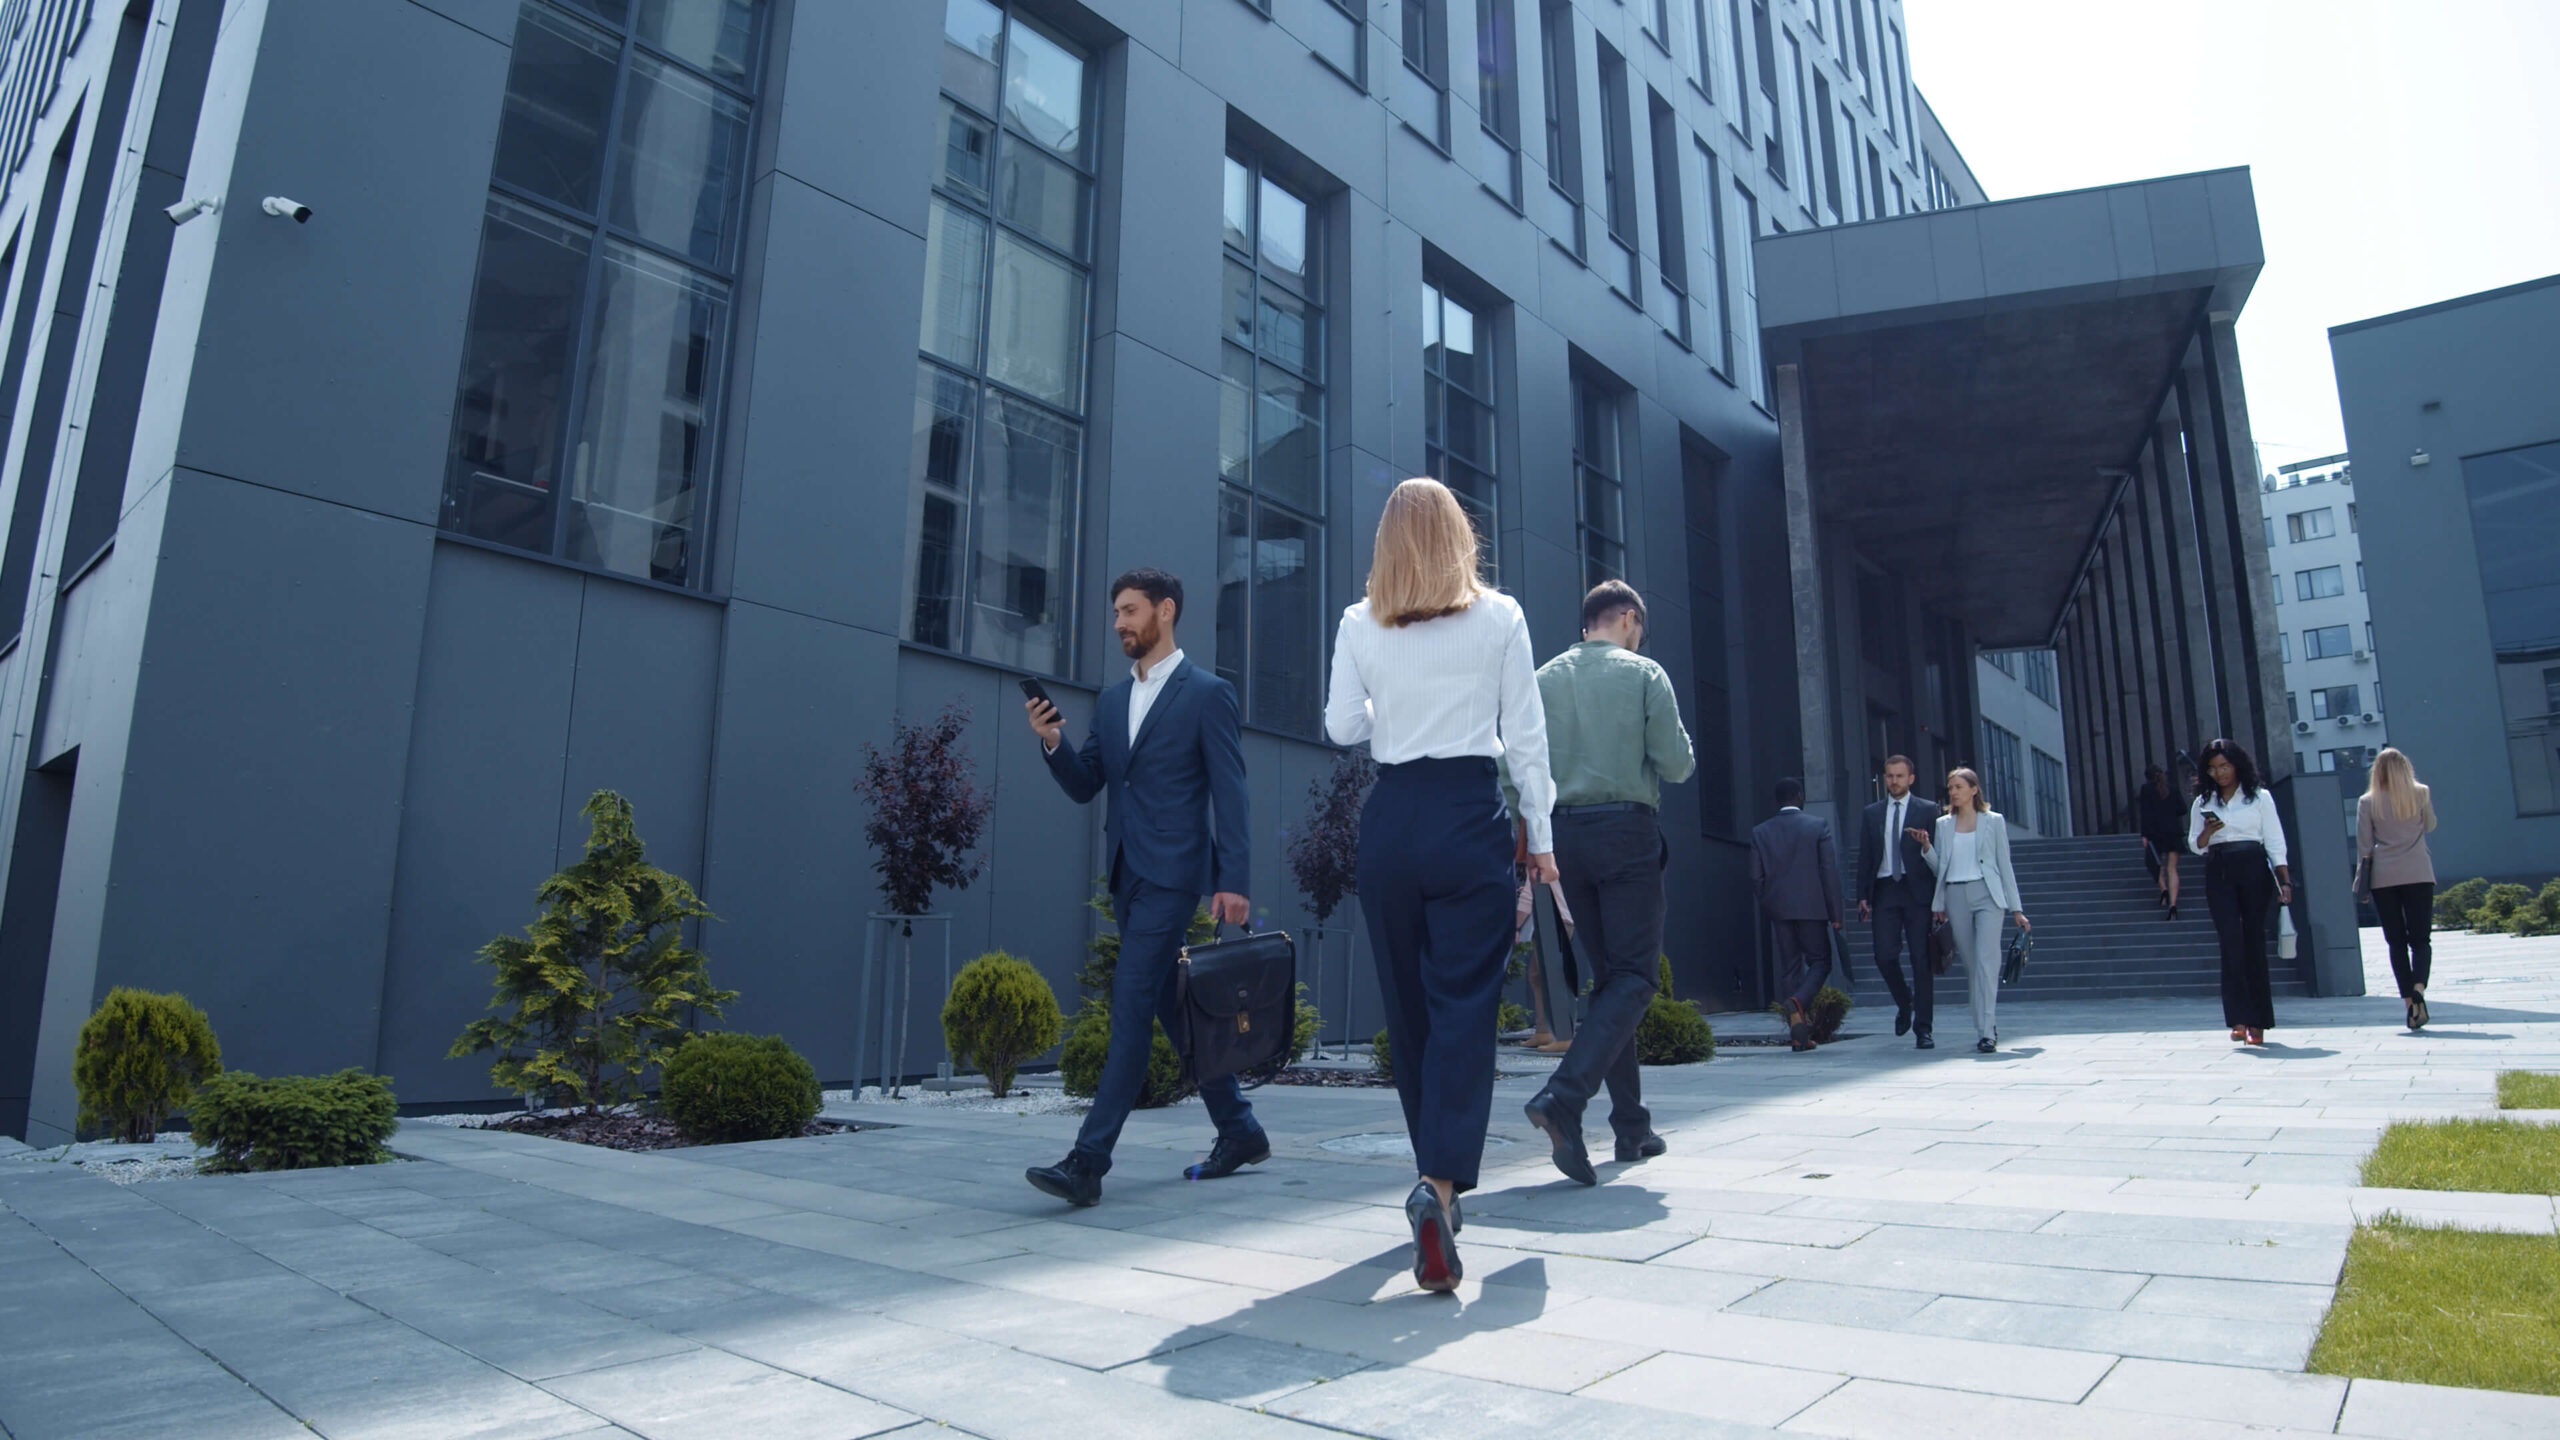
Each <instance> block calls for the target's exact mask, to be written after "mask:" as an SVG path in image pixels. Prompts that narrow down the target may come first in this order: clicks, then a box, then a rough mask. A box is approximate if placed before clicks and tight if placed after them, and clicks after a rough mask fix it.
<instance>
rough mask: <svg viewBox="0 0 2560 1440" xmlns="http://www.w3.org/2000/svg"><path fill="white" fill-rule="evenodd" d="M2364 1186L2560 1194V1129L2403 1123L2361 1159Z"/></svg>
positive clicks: (2521, 1123) (2510, 1123)
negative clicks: (2362, 1161) (2363, 1159)
mask: <svg viewBox="0 0 2560 1440" xmlns="http://www.w3.org/2000/svg"><path fill="white" fill-rule="evenodd" d="M2364 1183H2366V1184H2367V1185H2379V1186H2388V1187H2391V1188H2395V1189H2402V1190H2495V1191H2499V1192H2501V1193H2504V1194H2508V1195H2553V1194H2560V1125H2539V1124H2536V1123H2534V1122H2533V1121H2530V1120H2429V1121H2426V1122H2423V1123H2420V1122H2415V1121H2404V1122H2402V1123H2400V1124H2397V1125H2394V1126H2392V1127H2391V1128H2390V1129H2388V1130H2385V1131H2383V1132H2382V1143H2381V1144H2379V1145H2376V1146H2374V1147H2373V1153H2372V1154H2371V1155H2368V1156H2366V1157H2365V1162H2364Z"/></svg>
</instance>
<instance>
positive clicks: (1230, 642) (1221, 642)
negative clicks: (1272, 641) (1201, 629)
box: [1218, 485, 1253, 713]
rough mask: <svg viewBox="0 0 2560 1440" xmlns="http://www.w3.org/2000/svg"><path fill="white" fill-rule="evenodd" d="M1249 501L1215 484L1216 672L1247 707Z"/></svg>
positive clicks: (1250, 586) (1250, 700)
mask: <svg viewBox="0 0 2560 1440" xmlns="http://www.w3.org/2000/svg"><path fill="white" fill-rule="evenodd" d="M1252 607H1253V502H1252V501H1251V500H1250V499H1248V498H1246V496H1245V494H1244V492H1243V491H1241V490H1236V489H1232V488H1230V487H1228V486H1224V485H1221V486H1219V487H1218V675H1219V677H1220V678H1221V679H1223V680H1225V681H1226V682H1227V683H1228V684H1230V685H1233V686H1235V687H1236V690H1237V693H1239V694H1241V695H1242V696H1243V697H1244V702H1245V704H1246V706H1247V707H1248V713H1250V707H1251V705H1252V704H1253V691H1252V689H1251V688H1250V687H1249V686H1248V685H1247V683H1246V680H1245V673H1244V667H1245V657H1246V656H1247V655H1249V654H1251V653H1252V651H1251V648H1250V645H1251V642H1250V640H1249V638H1248V637H1249V635H1250V633H1251V632H1250V629H1249V627H1250V625H1251V621H1252V614H1253V609H1252Z"/></svg>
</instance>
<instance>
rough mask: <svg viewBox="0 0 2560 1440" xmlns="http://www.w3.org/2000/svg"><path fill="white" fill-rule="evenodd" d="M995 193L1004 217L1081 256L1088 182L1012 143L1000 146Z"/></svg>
mask: <svg viewBox="0 0 2560 1440" xmlns="http://www.w3.org/2000/svg"><path fill="white" fill-rule="evenodd" d="M997 169H998V178H997V192H998V196H999V199H1000V202H1001V205H1002V208H1003V214H1004V218H1005V219H1006V220H1008V221H1011V222H1012V223H1013V224H1016V225H1019V226H1021V227H1022V228H1023V229H1025V230H1028V231H1030V232H1031V233H1032V234H1034V235H1037V236H1039V237H1040V238H1041V239H1043V240H1046V241H1048V242H1049V243H1050V244H1052V245H1055V246H1057V247H1058V248H1059V249H1061V250H1063V251H1065V252H1066V253H1068V254H1070V255H1073V256H1075V257H1076V258H1077V259H1079V260H1081V259H1083V258H1085V243H1084V236H1085V210H1086V208H1087V206H1088V205H1089V204H1090V203H1091V196H1092V190H1093V184H1092V182H1091V181H1089V180H1087V179H1085V178H1084V176H1082V175H1080V174H1078V173H1076V172H1075V171H1073V170H1071V169H1069V168H1067V167H1066V166H1064V165H1061V164H1059V163H1058V162H1057V161H1056V160H1053V159H1051V158H1050V157H1049V156H1047V155H1045V154H1043V153H1041V152H1040V151H1038V150H1034V149H1032V148H1031V147H1030V146H1028V145H1024V144H1020V143H1015V144H1011V145H1007V146H1005V147H1004V158H1003V160H1002V162H1001V163H1000V164H999V165H998V167H997Z"/></svg>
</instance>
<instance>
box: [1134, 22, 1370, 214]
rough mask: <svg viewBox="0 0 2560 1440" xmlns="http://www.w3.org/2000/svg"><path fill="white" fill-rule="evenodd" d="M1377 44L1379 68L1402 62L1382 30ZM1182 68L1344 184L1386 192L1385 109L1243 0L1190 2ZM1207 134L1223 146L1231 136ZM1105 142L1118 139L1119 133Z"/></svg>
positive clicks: (1184, 26) (1209, 140)
mask: <svg viewBox="0 0 2560 1440" xmlns="http://www.w3.org/2000/svg"><path fill="white" fill-rule="evenodd" d="M1370 42H1371V45H1370V61H1371V63H1370V67H1369V68H1370V70H1371V72H1372V73H1373V74H1374V73H1375V72H1376V71H1377V70H1378V69H1379V67H1380V66H1382V65H1390V64H1394V63H1396V60H1395V54H1394V51H1393V49H1392V48H1391V47H1387V46H1384V45H1381V44H1378V43H1376V42H1377V37H1375V36H1371V37H1370ZM1182 69H1183V72H1184V73H1185V74H1187V75H1190V76H1191V77H1192V78H1194V79H1196V80H1198V81H1199V82H1200V83H1201V84H1203V85H1206V86H1208V87H1209V89H1210V91H1211V92H1212V93H1214V94H1216V95H1219V96H1221V97H1223V98H1224V99H1225V100H1226V102H1227V104H1229V105H1231V106H1233V107H1234V108H1235V109H1237V110H1239V111H1241V112H1243V113H1244V114H1245V115H1246V116H1248V117H1250V118H1251V119H1252V120H1253V121H1254V122H1255V123H1256V124H1258V125H1261V126H1262V127H1263V128H1265V129H1267V130H1269V131H1270V132H1271V133H1272V134H1274V135H1276V136H1278V137H1279V138H1280V140H1281V141H1282V142H1283V143H1285V144H1287V145H1289V146H1291V147H1293V148H1295V149H1296V150H1297V151H1298V153H1300V154H1302V155H1304V156H1306V157H1307V159H1308V160H1310V161H1312V162H1314V163H1315V165H1316V166H1318V167H1319V168H1321V169H1322V170H1324V171H1325V173H1327V174H1329V175H1331V176H1333V177H1334V178H1335V179H1337V180H1339V181H1341V182H1342V183H1343V184H1345V185H1348V186H1350V187H1351V188H1352V189H1354V190H1357V191H1359V192H1361V193H1362V194H1364V195H1369V196H1372V197H1375V196H1381V195H1384V194H1385V193H1386V152H1387V127H1388V126H1390V125H1392V124H1394V123H1395V121H1393V120H1392V119H1390V118H1388V115H1387V112H1386V109H1385V107H1384V106H1381V105H1379V104H1377V103H1376V102H1375V101H1373V100H1367V99H1364V98H1362V97H1361V95H1360V92H1359V91H1357V90H1355V89H1353V88H1352V87H1351V86H1350V85H1349V84H1347V83H1346V82H1345V81H1344V80H1343V79H1342V77H1341V76H1339V75H1336V74H1335V73H1334V72H1332V71H1331V70H1328V69H1326V68H1325V67H1324V65H1323V63H1322V62H1320V61H1318V60H1317V59H1316V58H1315V57H1314V56H1313V55H1311V54H1309V53H1308V51H1307V47H1306V46H1305V45H1303V44H1301V43H1299V41H1298V40H1297V39H1295V38H1294V37H1292V36H1291V35H1290V34H1289V33H1288V32H1287V31H1285V30H1283V29H1281V28H1280V27H1279V26H1277V25H1274V24H1272V23H1271V22H1269V21H1267V20H1264V19H1263V18H1262V17H1261V16H1259V15H1257V14H1255V13H1254V12H1253V10H1251V9H1250V8H1248V7H1246V6H1244V5H1241V4H1239V3H1237V0H1186V3H1185V5H1184V7H1183V12H1182ZM1199 139H1200V141H1201V143H1203V144H1223V143H1224V141H1225V136H1224V135H1223V133H1221V134H1217V135H1203V136H1201V137H1199ZM1103 141H1104V144H1105V145H1106V146H1108V145H1111V144H1113V143H1116V141H1115V137H1112V136H1104V137H1103Z"/></svg>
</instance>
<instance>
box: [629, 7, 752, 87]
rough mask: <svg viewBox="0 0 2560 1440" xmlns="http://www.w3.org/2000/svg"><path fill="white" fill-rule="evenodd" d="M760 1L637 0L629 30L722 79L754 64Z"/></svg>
mask: <svg viewBox="0 0 2560 1440" xmlns="http://www.w3.org/2000/svg"><path fill="white" fill-rule="evenodd" d="M760 8H761V0H638V3H637V5H636V7H635V13H634V14H633V15H632V17H631V20H632V27H631V28H632V29H633V30H634V31H635V32H636V33H637V34H638V35H639V36H640V38H641V39H643V40H646V41H648V42H649V43H650V44H652V45H655V46H657V47H658V48H659V49H661V50H664V51H666V52H667V53H668V54H670V55H673V56H675V57H676V58H677V59H679V60H682V61H683V62H685V63H686V64H688V65H694V66H698V67H700V68H702V69H704V70H708V71H710V72H711V73H712V74H714V75H717V76H719V77H720V78H721V79H723V80H731V81H744V80H745V79H746V78H747V72H748V71H749V70H751V69H753V68H754V61H755V42H756V11H757V10H758V9H760Z"/></svg>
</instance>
